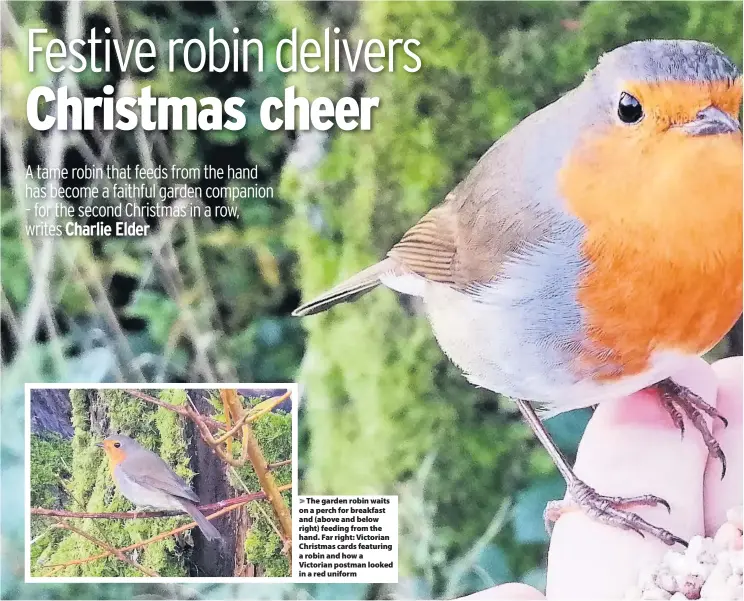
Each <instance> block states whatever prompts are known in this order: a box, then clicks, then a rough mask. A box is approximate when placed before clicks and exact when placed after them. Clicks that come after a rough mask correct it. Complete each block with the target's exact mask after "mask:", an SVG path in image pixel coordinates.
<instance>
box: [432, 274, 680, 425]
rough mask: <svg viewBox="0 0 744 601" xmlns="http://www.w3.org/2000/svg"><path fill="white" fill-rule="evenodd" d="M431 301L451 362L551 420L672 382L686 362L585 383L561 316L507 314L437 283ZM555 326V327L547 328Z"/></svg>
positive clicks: (655, 360)
mask: <svg viewBox="0 0 744 601" xmlns="http://www.w3.org/2000/svg"><path fill="white" fill-rule="evenodd" d="M424 301H425V304H426V308H427V313H428V316H429V321H430V322H431V325H432V328H433V330H434V334H435V336H436V338H437V341H438V342H439V345H440V346H441V348H442V350H443V351H444V352H445V353H446V354H447V356H448V357H449V358H450V359H451V360H452V362H453V363H455V364H456V365H457V366H459V367H460V368H461V369H462V370H463V372H464V373H465V376H466V377H467V378H468V380H470V381H471V382H472V383H473V384H475V385H476V386H481V387H483V388H486V389H488V390H492V391H494V392H497V393H499V394H502V395H505V396H509V397H513V398H518V399H524V400H529V401H535V402H536V403H539V404H541V405H542V406H543V407H544V409H545V411H546V413H547V414H548V415H555V414H557V413H562V412H564V411H569V410H571V409H577V408H579V407H587V406H589V405H595V404H597V403H599V402H602V401H604V400H609V399H616V398H619V397H622V396H625V395H628V394H631V393H633V392H637V391H638V390H641V389H643V388H646V387H648V386H650V385H652V384H655V383H656V382H658V381H660V380H663V379H664V378H666V377H669V375H670V374H671V373H673V372H674V371H675V367H676V366H677V365H679V363H680V361H681V359H682V358H683V357H684V356H683V355H681V354H678V353H672V352H663V353H659V352H657V353H655V354H654V355H653V357H652V361H651V365H650V367H649V369H648V370H646V371H644V372H642V373H639V374H635V375H631V376H626V377H622V378H618V379H613V380H601V379H592V378H591V377H589V376H587V377H583V378H582V377H579V376H577V374H576V373H575V372H574V371H572V370H570V368H569V366H570V365H572V364H573V363H574V361H573V359H574V358H575V357H576V354H575V353H576V348H577V347H576V345H575V344H572V339H573V338H574V337H575V332H574V331H573V330H571V329H570V328H568V327H565V328H563V329H562V328H561V326H562V325H566V324H565V323H564V322H562V321H561V319H560V316H556V319H555V321H554V323H552V324H551V323H546V322H540V321H539V317H540V316H539V315H535V314H534V313H521V314H520V312H519V311H513V310H505V307H504V305H503V304H501V303H499V302H488V303H484V302H478V301H477V300H474V299H473V298H472V297H471V296H470V295H467V294H463V293H461V292H458V291H456V290H453V289H452V288H449V287H447V286H443V285H439V284H429V285H428V288H427V290H426V293H425V294H424ZM546 326H547V327H546Z"/></svg>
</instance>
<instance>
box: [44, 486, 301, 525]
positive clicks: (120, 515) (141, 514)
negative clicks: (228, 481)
mask: <svg viewBox="0 0 744 601" xmlns="http://www.w3.org/2000/svg"><path fill="white" fill-rule="evenodd" d="M291 488H292V485H291V484H285V485H284V486H280V487H279V490H280V491H281V492H284V491H287V490H290V489H291ZM265 498H266V493H265V492H263V491H260V492H254V493H251V494H248V495H241V496H239V497H233V498H232V499H225V500H224V501H217V502H216V503H209V504H208V505H200V506H199V510H200V511H201V512H202V513H204V512H208V511H217V510H220V509H224V508H225V507H232V506H233V505H245V504H246V503H250V502H251V501H260V500H261V499H265ZM31 515H41V516H47V517H63V518H87V519H94V520H95V519H100V520H135V519H139V518H166V517H172V516H176V515H186V514H185V513H184V512H183V511H112V512H87V511H65V510H63V509H44V508H43V507H32V508H31ZM207 519H209V518H208V517H207Z"/></svg>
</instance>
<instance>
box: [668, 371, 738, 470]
mask: <svg viewBox="0 0 744 601" xmlns="http://www.w3.org/2000/svg"><path fill="white" fill-rule="evenodd" d="M654 388H656V389H657V390H658V391H659V394H660V398H661V404H662V405H663V406H664V408H665V409H666V410H667V411H668V412H669V415H670V416H671V417H672V421H673V422H674V423H675V425H676V426H677V427H678V428H680V430H681V431H682V433H683V434H684V427H685V426H684V420H683V419H682V412H683V413H684V414H685V415H686V416H687V419H689V420H690V421H691V422H692V425H693V426H695V428H696V429H697V430H698V432H700V435H701V436H702V437H703V442H704V443H705V446H706V447H707V448H708V452H709V453H710V454H711V455H712V456H713V457H716V458H718V459H719V460H720V461H721V466H722V470H721V478H722V479H723V477H724V476H725V475H726V456H725V455H724V454H723V451H722V450H721V445H719V444H718V441H717V440H716V438H715V436H713V432H711V429H710V427H709V426H708V424H707V423H706V421H705V416H706V415H708V416H710V417H711V418H713V419H719V420H721V423H722V424H723V425H724V427H728V420H727V419H726V418H725V417H723V415H721V414H720V413H719V412H718V410H717V409H716V408H715V407H711V406H710V405H709V404H708V403H706V402H705V401H704V400H703V399H702V398H701V397H700V396H699V395H697V394H695V393H694V392H692V390H690V389H689V388H685V387H684V386H680V385H679V384H677V383H676V382H674V381H673V380H671V379H669V378H667V379H666V380H662V381H661V382H659V383H658V384H656V385H655V386H654ZM680 409H681V412H680Z"/></svg>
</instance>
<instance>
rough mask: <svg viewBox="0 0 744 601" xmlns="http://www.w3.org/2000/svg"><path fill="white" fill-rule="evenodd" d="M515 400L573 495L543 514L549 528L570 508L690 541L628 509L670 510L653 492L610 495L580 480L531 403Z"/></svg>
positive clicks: (607, 521) (667, 538)
mask: <svg viewBox="0 0 744 601" xmlns="http://www.w3.org/2000/svg"><path fill="white" fill-rule="evenodd" d="M516 403H517V406H518V407H519V410H520V411H521V412H522V415H523V416H524V418H525V420H526V421H527V423H528V424H529V425H530V427H531V428H532V431H533V432H534V433H535V436H537V438H538V440H539V441H540V442H541V443H542V445H543V446H544V447H545V450H546V451H548V454H549V455H550V457H551V458H552V459H553V463H555V465H556V467H557V468H558V471H560V472H561V474H562V475H563V478H564V479H565V480H566V486H567V488H568V493H569V495H570V497H571V500H562V501H551V502H550V503H548V505H547V507H546V508H545V513H544V515H543V517H544V519H545V524H546V528H547V529H548V530H550V528H549V525H550V523H551V522H554V521H555V520H556V519H557V518H558V517H559V516H560V515H561V514H562V513H564V512H566V511H571V510H574V511H576V510H578V511H583V512H584V513H585V514H586V515H588V516H589V517H590V518H592V519H594V520H597V521H599V522H603V523H605V524H610V525H611V526H616V527H618V528H622V529H624V530H633V531H634V532H637V533H638V534H640V535H641V536H644V532H645V533H647V534H650V535H651V536H654V537H656V538H658V539H659V540H660V541H662V542H664V543H666V544H667V545H673V544H675V543H680V544H681V545H685V546H687V543H686V542H685V541H684V540H683V539H681V538H679V537H678V536H675V535H674V534H672V533H671V532H669V531H668V530H664V529H663V528H659V527H658V526H654V525H653V524H649V523H648V522H647V521H646V520H644V519H643V518H642V517H641V516H639V515H637V514H635V513H632V512H630V511H627V509H628V508H630V507H634V506H639V505H646V506H656V505H663V506H664V507H666V508H667V510H669V509H670V507H669V503H667V502H666V501H665V500H664V499H662V498H660V497H657V496H654V495H640V496H636V497H610V496H605V495H601V494H599V493H598V492H597V491H596V490H594V489H593V488H592V487H591V486H589V485H588V484H586V483H585V482H583V481H581V480H579V478H578V477H577V476H576V474H575V473H574V471H573V469H572V468H571V466H570V465H569V464H568V460H567V459H566V457H565V455H564V454H563V453H561V450H560V449H559V448H558V447H557V446H556V444H555V442H553V439H552V438H551V436H550V434H549V433H548V431H547V430H546V429H545V426H544V424H543V423H542V420H541V419H540V418H539V417H538V416H537V413H536V412H535V409H534V408H533V407H532V405H530V404H529V403H528V402H527V401H521V400H516Z"/></svg>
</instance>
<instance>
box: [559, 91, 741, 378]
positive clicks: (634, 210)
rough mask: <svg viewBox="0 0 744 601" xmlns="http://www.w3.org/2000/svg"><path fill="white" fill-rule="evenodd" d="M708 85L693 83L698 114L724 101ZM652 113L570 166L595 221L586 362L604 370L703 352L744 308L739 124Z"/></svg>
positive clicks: (583, 286) (585, 210) (565, 177)
mask: <svg viewBox="0 0 744 601" xmlns="http://www.w3.org/2000/svg"><path fill="white" fill-rule="evenodd" d="M676 85H683V84H676ZM654 91H655V92H657V93H660V92H659V91H658V90H654ZM697 92H698V93H699V92H700V91H699V90H698V91H697ZM707 94H708V95H707V96H705V94H702V95H701V94H699V97H696V96H694V94H692V96H691V100H690V102H692V106H690V107H688V109H687V110H689V111H690V112H692V115H693V116H694V114H695V113H694V111H695V110H701V109H702V108H705V106H708V105H709V104H710V103H711V102H713V103H715V102H716V97H715V90H708V91H707ZM688 96H690V94H688ZM671 97H672V98H677V97H678V96H677V95H676V94H673V95H672V96H671ZM740 98H741V92H740V91H739V93H738V99H739V100H740ZM738 103H739V101H738V100H737V101H736V107H737V108H738ZM719 104H721V103H720V102H719ZM697 107H699V108H697ZM725 108H726V110H729V112H731V108H732V107H730V106H726V107H725ZM737 108H734V109H733V110H737ZM676 110H677V113H676V114H677V115H678V117H679V115H681V114H682V113H684V111H685V110H686V109H684V107H682V108H680V107H676ZM682 117H684V118H687V117H688V115H682ZM649 121H650V123H649V124H648V125H647V126H645V128H640V127H639V128H629V127H620V126H618V127H614V128H611V129H610V130H609V131H606V132H605V133H604V134H603V135H600V136H595V137H593V138H587V139H586V140H585V142H584V144H583V146H582V148H581V149H580V150H579V151H578V152H576V153H574V154H573V155H572V156H571V157H570V159H569V160H568V161H567V163H566V164H565V166H564V168H563V169H562V171H561V173H560V188H561V192H562V193H563V195H564V197H565V198H566V201H567V203H568V206H569V209H570V210H571V211H572V212H573V213H574V214H575V215H576V216H577V217H579V219H581V221H582V222H583V223H584V224H585V226H586V236H585V239H584V240H583V245H582V251H583V255H584V257H585V258H586V260H587V264H588V268H587V269H586V271H585V272H584V274H583V276H582V278H581V280H580V282H579V289H578V291H577V299H578V302H579V304H580V305H581V308H582V312H583V316H584V322H585V330H584V333H585V338H586V340H585V342H584V345H583V351H582V353H581V354H580V357H579V359H578V362H579V363H578V365H577V368H578V370H580V371H585V370H587V369H588V370H590V371H592V372H593V373H596V374H598V376H597V377H600V378H602V377H604V378H617V377H622V376H625V375H631V374H636V373H640V372H642V371H644V370H645V369H647V368H648V366H649V361H650V360H651V357H652V354H653V353H654V352H655V351H677V352H681V353H685V354H701V353H703V352H705V351H707V350H709V349H710V348H711V347H712V346H713V345H715V343H716V342H718V341H719V340H720V339H721V338H722V337H723V336H724V335H725V334H726V332H727V331H728V330H729V329H730V328H731V326H732V325H733V323H734V322H735V321H736V319H737V317H738V316H739V315H740V314H741V312H742V138H741V134H728V135H711V136H690V135H688V134H687V133H685V132H684V131H683V130H681V129H679V128H675V127H673V125H674V123H673V122H672V123H671V124H670V123H669V122H667V123H666V124H665V123H663V122H660V121H659V120H656V121H654V120H653V119H652V118H649ZM670 125H671V126H672V127H670Z"/></svg>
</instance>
